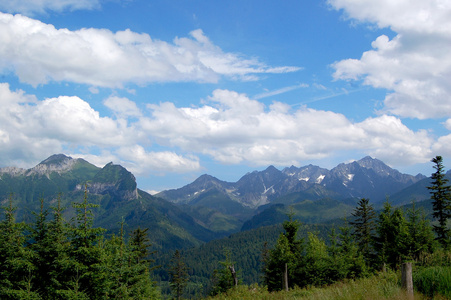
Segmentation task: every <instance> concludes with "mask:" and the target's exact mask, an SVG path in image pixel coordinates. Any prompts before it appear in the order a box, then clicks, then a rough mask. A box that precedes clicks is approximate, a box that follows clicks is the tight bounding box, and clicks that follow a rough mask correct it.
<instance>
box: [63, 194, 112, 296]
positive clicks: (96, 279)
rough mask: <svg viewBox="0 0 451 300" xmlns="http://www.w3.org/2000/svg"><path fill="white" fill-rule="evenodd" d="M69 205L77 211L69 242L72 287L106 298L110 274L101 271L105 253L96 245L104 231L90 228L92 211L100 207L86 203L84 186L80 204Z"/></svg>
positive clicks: (90, 294)
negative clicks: (73, 266)
mask: <svg viewBox="0 0 451 300" xmlns="http://www.w3.org/2000/svg"><path fill="white" fill-rule="evenodd" d="M72 206H73V207H74V208H75V209H76V224H75V227H74V228H73V230H72V240H71V252H72V253H71V257H73V258H74V260H75V262H76V265H75V274H73V277H74V278H75V279H76V280H74V282H73V288H74V289H75V288H77V289H78V288H80V289H81V291H83V293H85V294H86V295H88V296H89V297H90V298H94V299H100V298H102V297H104V296H105V293H106V289H107V286H106V284H107V282H108V276H109V275H108V274H106V273H105V272H104V270H103V267H104V266H103V265H102V262H103V255H104V253H102V251H103V249H102V248H101V247H99V245H98V242H99V241H100V238H101V236H102V234H103V232H104V231H105V230H104V229H103V228H93V212H92V208H96V207H98V206H99V205H96V204H92V203H90V202H89V201H88V188H87V186H86V187H85V193H84V197H83V201H82V202H81V203H73V205H72Z"/></svg>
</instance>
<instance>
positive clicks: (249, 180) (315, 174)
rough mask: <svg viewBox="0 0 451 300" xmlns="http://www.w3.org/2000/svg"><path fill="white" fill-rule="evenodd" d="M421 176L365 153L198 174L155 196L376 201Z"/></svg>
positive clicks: (256, 202)
mask: <svg viewBox="0 0 451 300" xmlns="http://www.w3.org/2000/svg"><path fill="white" fill-rule="evenodd" d="M425 178H426V176H424V175H422V174H418V175H416V176H412V175H408V174H402V173H400V172H399V171H397V170H394V169H392V168H390V167H389V166H387V165H386V164H384V163H383V162H382V161H380V160H377V159H373V158H371V157H369V156H367V157H365V158H363V159H361V160H359V161H354V162H351V163H347V164H344V163H342V164H339V165H338V166H336V167H335V168H333V169H332V170H327V169H324V168H320V167H318V166H313V165H308V166H304V167H300V168H297V167H295V166H291V167H289V168H284V169H283V170H282V171H280V170H278V169H276V168H275V167H273V166H269V167H268V168H267V169H266V170H264V171H261V172H258V171H254V172H252V173H248V174H246V175H244V176H243V177H241V179H240V180H238V181H237V182H235V183H231V182H225V181H221V180H219V179H217V178H215V177H212V176H210V175H202V176H200V177H199V178H198V179H197V180H195V181H194V182H193V183H191V184H188V185H186V186H184V187H182V188H179V189H173V190H167V191H163V192H161V193H159V194H157V195H156V196H158V197H161V198H163V199H166V200H168V201H171V202H173V203H179V204H180V203H182V204H190V205H199V203H200V204H201V205H207V206H208V205H209V203H211V202H209V201H207V200H206V199H205V198H208V197H206V196H205V195H207V194H212V193H215V194H221V195H222V196H223V197H224V198H227V199H228V200H229V201H231V202H236V203H239V204H241V205H242V206H243V207H248V208H251V209H256V208H258V207H260V206H262V205H267V204H269V203H274V202H277V199H279V198H280V197H283V196H286V195H288V194H292V193H299V192H303V193H306V194H310V195H311V196H314V197H329V198H335V199H346V198H362V197H365V198H370V199H371V200H372V201H373V202H374V203H380V202H382V201H384V200H385V198H386V196H388V195H392V194H394V193H397V192H399V191H401V190H403V189H404V188H406V187H408V186H411V185H412V184H415V183H416V182H418V181H420V180H422V179H425Z"/></svg>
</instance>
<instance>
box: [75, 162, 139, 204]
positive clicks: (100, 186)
mask: <svg viewBox="0 0 451 300" xmlns="http://www.w3.org/2000/svg"><path fill="white" fill-rule="evenodd" d="M86 186H87V188H88V192H89V193H91V194H95V195H110V196H111V197H113V198H115V199H118V200H119V201H131V200H136V199H138V188H137V185H136V178H135V176H133V174H132V173H130V172H129V171H127V170H126V169H125V168H124V167H122V166H120V165H114V164H113V163H109V164H107V165H106V166H105V167H103V168H102V169H101V170H100V171H99V172H98V173H97V174H96V175H95V176H94V178H93V179H92V180H91V181H90V182H88V183H86ZM83 188H84V187H83V185H82V184H78V185H77V186H76V189H78V190H81V189H83Z"/></svg>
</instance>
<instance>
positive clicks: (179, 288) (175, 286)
mask: <svg viewBox="0 0 451 300" xmlns="http://www.w3.org/2000/svg"><path fill="white" fill-rule="evenodd" d="M169 275H170V277H171V278H170V282H171V283H170V286H171V289H172V294H173V295H174V297H175V298H177V299H181V298H182V295H183V291H184V289H185V287H186V285H187V282H188V279H189V275H188V267H187V266H186V264H185V262H184V261H183V259H182V256H181V254H180V251H179V250H175V253H174V256H173V257H172V259H171V268H170V269H169Z"/></svg>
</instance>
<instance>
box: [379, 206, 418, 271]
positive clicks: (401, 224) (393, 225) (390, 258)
mask: <svg viewBox="0 0 451 300" xmlns="http://www.w3.org/2000/svg"><path fill="white" fill-rule="evenodd" d="M376 231H377V237H376V238H375V244H376V249H378V259H379V261H380V262H381V263H388V264H389V265H390V266H391V267H393V268H394V267H396V266H399V265H400V263H401V262H402V261H403V260H405V259H406V258H407V254H408V249H409V240H410V236H409V231H408V226H407V221H406V219H405V218H404V215H403V212H402V210H401V209H400V208H396V209H394V210H393V208H392V206H391V205H390V203H389V202H388V201H387V202H386V203H385V204H384V210H383V211H382V212H381V214H380V215H379V220H378V223H377V229H376Z"/></svg>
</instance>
